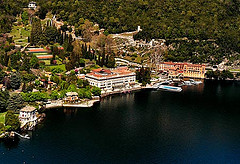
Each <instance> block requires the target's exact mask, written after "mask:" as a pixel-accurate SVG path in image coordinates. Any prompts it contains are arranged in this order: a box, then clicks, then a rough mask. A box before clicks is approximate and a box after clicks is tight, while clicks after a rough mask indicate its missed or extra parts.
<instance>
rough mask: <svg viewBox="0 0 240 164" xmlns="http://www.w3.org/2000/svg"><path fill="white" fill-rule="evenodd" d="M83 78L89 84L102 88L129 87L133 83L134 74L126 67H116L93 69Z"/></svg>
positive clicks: (134, 79) (134, 80)
mask: <svg viewBox="0 0 240 164" xmlns="http://www.w3.org/2000/svg"><path fill="white" fill-rule="evenodd" d="M85 79H86V80H88V81H89V83H90V85H92V86H96V87H99V88H100V89H102V90H114V89H118V88H131V87H132V86H133V85H135V82H136V74H135V72H132V71H130V70H128V68H127V67H119V68H116V69H112V70H109V69H103V68H99V69H94V70H92V72H91V73H88V74H86V76H85Z"/></svg>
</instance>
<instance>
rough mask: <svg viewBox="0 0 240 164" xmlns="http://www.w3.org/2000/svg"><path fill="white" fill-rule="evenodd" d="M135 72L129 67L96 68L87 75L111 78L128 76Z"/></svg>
mask: <svg viewBox="0 0 240 164" xmlns="http://www.w3.org/2000/svg"><path fill="white" fill-rule="evenodd" d="M133 74H135V73H134V72H132V71H129V70H128V69H127V67H121V68H116V69H113V70H107V69H101V68H99V69H95V70H93V71H92V72H91V73H88V74H87V75H86V76H93V77H96V78H110V77H118V76H127V75H133Z"/></svg>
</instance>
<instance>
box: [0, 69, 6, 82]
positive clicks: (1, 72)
mask: <svg viewBox="0 0 240 164" xmlns="http://www.w3.org/2000/svg"><path fill="white" fill-rule="evenodd" d="M5 76H6V73H5V72H3V71H2V70H0V83H1V84H2V83H3V79H4V77H5Z"/></svg>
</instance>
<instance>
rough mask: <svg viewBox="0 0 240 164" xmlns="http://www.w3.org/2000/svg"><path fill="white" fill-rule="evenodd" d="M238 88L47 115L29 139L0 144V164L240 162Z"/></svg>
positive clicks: (188, 91) (121, 100) (208, 88)
mask: <svg viewBox="0 0 240 164" xmlns="http://www.w3.org/2000/svg"><path fill="white" fill-rule="evenodd" d="M239 100H240V83H238V82H232V81H230V82H216V81H207V82H205V83H204V84H201V85H198V86H187V87H183V91H182V92H181V93H173V92H166V91H149V90H146V91H140V92H136V93H132V94H126V95H114V96H110V97H107V98H105V99H103V100H102V101H101V102H100V103H99V104H95V105H94V107H92V108H79V109H52V110H48V111H47V112H46V114H47V117H46V120H45V121H44V122H43V123H42V124H41V125H40V126H38V128H37V129H36V130H35V131H34V132H31V133H30V135H31V139H30V140H26V139H19V140H15V141H9V140H5V141H2V142H0V163H7V164H8V163H24V162H25V163H42V164H43V163H44V164H46V163H90V164H93V163H124V164H126V163H147V164H149V163H240V107H239V105H240V101H239Z"/></svg>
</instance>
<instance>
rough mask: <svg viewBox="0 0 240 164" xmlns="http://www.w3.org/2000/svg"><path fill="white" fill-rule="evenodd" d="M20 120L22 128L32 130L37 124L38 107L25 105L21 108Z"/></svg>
mask: <svg viewBox="0 0 240 164" xmlns="http://www.w3.org/2000/svg"><path fill="white" fill-rule="evenodd" d="M19 121H20V123H21V128H24V129H27V130H32V128H33V127H34V126H36V125H37V109H36V108H35V107H33V106H25V107H24V108H22V109H21V110H20V114H19Z"/></svg>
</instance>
